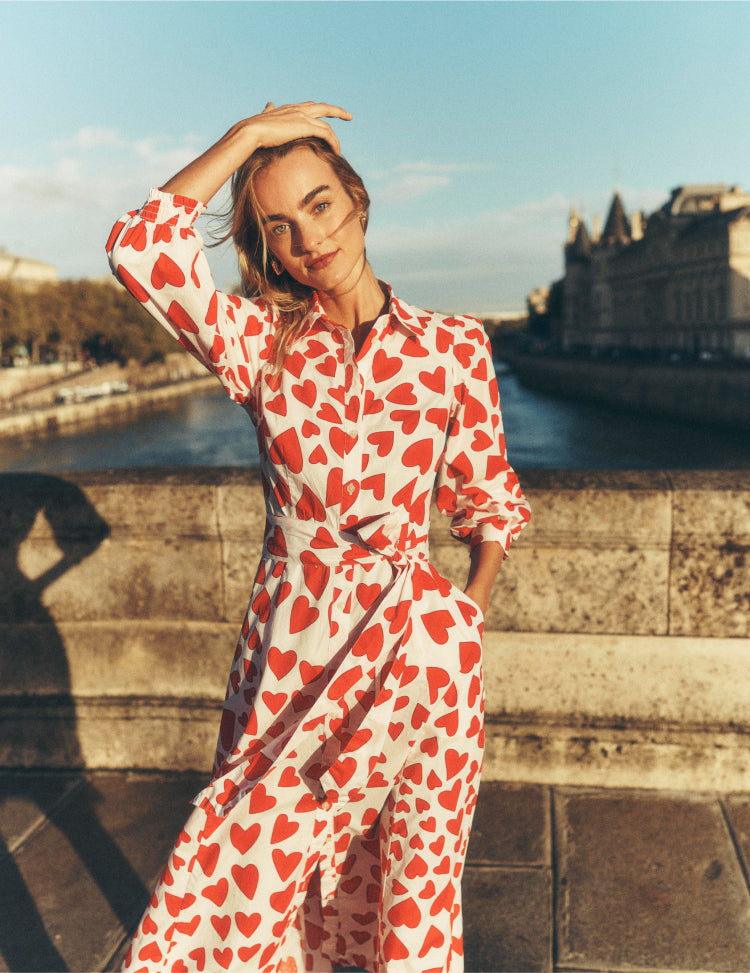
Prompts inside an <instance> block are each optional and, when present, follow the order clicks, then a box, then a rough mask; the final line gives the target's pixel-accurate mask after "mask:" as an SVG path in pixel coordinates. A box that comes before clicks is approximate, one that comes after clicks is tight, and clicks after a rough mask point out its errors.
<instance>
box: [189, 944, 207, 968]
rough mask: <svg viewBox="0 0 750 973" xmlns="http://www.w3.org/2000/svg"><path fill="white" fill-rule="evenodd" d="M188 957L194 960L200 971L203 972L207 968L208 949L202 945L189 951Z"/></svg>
mask: <svg viewBox="0 0 750 973" xmlns="http://www.w3.org/2000/svg"><path fill="white" fill-rule="evenodd" d="M188 958H189V959H191V960H194V962H195V965H196V967H197V968H198V973H203V970H205V968H206V951H205V949H204V948H203V947H202V946H200V947H198V949H193V950H191V951H190V952H189V953H188Z"/></svg>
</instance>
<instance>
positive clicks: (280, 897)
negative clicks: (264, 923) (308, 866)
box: [269, 852, 302, 914]
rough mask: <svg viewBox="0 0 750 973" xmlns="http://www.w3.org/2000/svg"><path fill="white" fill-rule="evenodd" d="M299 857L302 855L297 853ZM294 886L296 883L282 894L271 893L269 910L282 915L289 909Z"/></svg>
mask: <svg viewBox="0 0 750 973" xmlns="http://www.w3.org/2000/svg"><path fill="white" fill-rule="evenodd" d="M299 855H300V857H301V855H302V853H301V852H299ZM296 885H297V883H296V882H292V883H291V884H290V885H288V886H287V887H286V888H285V889H284V890H283V891H282V892H272V893H271V896H270V898H269V902H270V903H271V908H272V909H273V910H274V911H275V912H280V913H282V914H283V913H284V912H286V910H287V909H288V908H289V903H290V902H291V901H292V899H293V897H294V890H295V888H296Z"/></svg>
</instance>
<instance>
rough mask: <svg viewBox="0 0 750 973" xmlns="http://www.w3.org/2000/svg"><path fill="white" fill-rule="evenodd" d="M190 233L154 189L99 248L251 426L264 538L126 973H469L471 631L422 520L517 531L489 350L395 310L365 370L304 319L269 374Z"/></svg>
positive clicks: (482, 341)
mask: <svg viewBox="0 0 750 973" xmlns="http://www.w3.org/2000/svg"><path fill="white" fill-rule="evenodd" d="M202 211H203V206H202V204H199V203H197V202H195V201H194V200H190V199H187V198H185V197H180V196H172V195H170V194H167V193H163V192H160V191H157V190H154V191H152V193H151V195H150V197H149V201H148V203H147V204H146V206H145V207H144V208H143V209H142V210H140V211H139V212H135V213H131V214H128V215H127V216H126V217H124V218H123V219H122V220H121V221H119V222H118V223H117V224H116V225H115V227H114V228H113V231H112V234H111V236H110V240H109V242H108V245H107V249H108V252H109V254H110V261H111V264H112V267H113V269H114V270H115V273H116V274H117V276H118V277H119V279H120V280H121V281H122V283H123V284H124V285H125V286H126V287H127V288H128V290H129V291H130V292H131V294H133V296H134V297H135V298H136V299H137V300H139V301H140V302H141V303H142V304H143V305H144V306H145V307H146V308H147V309H148V310H149V311H150V312H151V313H152V314H153V315H154V317H156V318H157V319H158V320H159V321H160V322H161V323H162V324H163V325H164V326H165V327H166V328H167V329H168V330H170V331H171V332H172V333H173V334H174V335H175V336H176V337H177V339H178V340H179V341H180V343H181V344H182V345H184V346H185V348H187V349H188V350H189V351H190V352H192V354H194V355H195V356H196V357H197V358H198V359H199V360H200V361H201V362H203V363H204V364H205V365H206V366H207V367H208V368H209V369H210V370H211V371H212V372H214V373H215V374H216V376H217V377H218V378H219V380H220V381H221V383H222V385H223V386H224V388H225V389H226V391H227V393H228V394H229V395H230V396H231V397H232V399H234V400H235V401H236V402H237V403H239V404H240V405H241V406H242V407H243V408H244V409H245V410H246V411H247V412H248V414H249V416H250V418H251V419H252V422H253V424H254V426H255V429H256V432H257V437H258V444H259V450H260V463H261V471H262V477H263V489H264V496H265V505H266V515H267V523H266V532H265V539H264V547H263V555H262V560H261V563H260V565H259V568H258V572H257V576H256V579H255V583H254V586H253V590H252V592H251V594H250V600H249V607H248V611H247V614H246V616H245V620H244V624H243V625H242V630H241V634H240V637H239V641H238V644H237V648H236V652H235V655H234V659H233V662H232V666H231V671H230V675H229V682H228V687H227V693H226V700H225V704H224V710H223V715H222V719H221V725H220V730H219V739H218V744H217V750H216V758H215V762H214V767H213V772H212V776H211V781H210V783H209V785H208V786H207V787H206V788H205V789H204V790H203V791H202V792H201V793H200V794H198V795H197V797H196V798H195V799H194V801H193V804H194V805H195V808H194V810H193V812H192V813H191V815H190V817H189V819H188V821H187V823H186V825H185V827H184V829H183V831H182V833H181V835H180V837H179V839H178V841H177V843H176V845H175V848H174V850H173V852H172V854H171V856H170V858H169V861H168V863H167V865H166V868H165V870H164V872H163V874H162V877H161V878H160V880H159V882H158V884H157V887H156V890H155V891H154V893H153V896H152V898H151V901H150V903H149V906H148V908H147V909H146V912H145V914H144V916H143V919H142V920H141V923H140V925H139V927H138V930H137V933H136V936H135V939H134V940H133V943H132V945H131V947H130V950H129V952H128V955H127V957H126V960H125V963H124V966H123V969H124V970H128V971H143V973H146V971H148V973H151V971H155V970H165V971H171V973H193V971H203V970H207V971H212V973H213V971H217V970H237V971H239V970H242V971H245V973H246V971H251V970H262V971H272V970H279V971H291V970H298V971H302V970H311V971H322V970H332V969H333V968H334V967H345V966H356V967H359V968H361V969H363V970H370V971H372V973H380V971H392V973H408V971H418V973H426V971H430V970H435V971H446V970H450V971H460V970H462V969H463V943H462V927H461V884H460V883H461V874H462V870H463V863H464V858H465V854H466V846H467V842H468V837H469V829H470V825H471V819H472V814H473V810H474V804H475V802H476V796H477V788H478V785H479V774H480V770H481V764H482V749H483V740H484V732H483V687H482V671H481V637H482V625H483V620H482V617H481V613H480V610H479V608H478V606H477V605H476V604H474V602H472V601H471V599H470V598H469V597H467V596H466V595H465V594H463V592H461V591H460V590H459V589H457V588H456V587H454V586H453V585H452V584H451V583H450V582H449V581H447V580H446V579H445V578H443V577H442V576H441V575H440V574H439V573H438V572H437V571H436V570H435V568H434V567H433V566H432V565H431V564H430V561H429V550H428V528H429V514H430V505H431V499H432V496H433V491H434V490H436V494H435V496H436V502H437V506H438V508H439V509H440V510H441V511H442V512H443V513H445V514H447V515H448V516H450V517H451V530H452V532H453V533H454V535H455V536H456V537H457V538H459V539H460V540H462V541H464V542H466V543H467V544H470V545H471V546H474V545H476V544H479V543H481V542H484V541H491V542H496V543H499V544H500V545H501V547H502V549H503V551H504V552H506V553H507V550H508V547H509V546H510V543H511V542H512V540H513V539H514V538H515V537H516V535H517V534H518V533H519V532H520V530H521V529H522V527H523V526H524V524H525V523H526V522H527V520H528V517H529V512H528V506H527V503H526V501H525V499H524V497H523V494H522V492H521V489H520V487H519V484H518V480H517V478H516V476H515V474H514V472H513V471H512V469H511V468H510V467H509V465H508V463H507V460H506V456H505V445H504V439H503V431H502V420H501V415H500V403H499V395H498V388H497V382H496V379H495V374H494V369H493V367H492V358H491V355H490V351H489V345H488V342H487V339H486V336H485V334H484V331H483V329H482V327H481V324H480V323H479V322H478V321H475V320H473V319H471V318H464V317H446V316H444V315H439V314H434V313H431V312H427V311H422V310H418V309H416V308H412V307H409V306H408V305H406V304H405V303H403V302H401V301H399V300H398V299H397V298H395V297H393V296H391V300H390V306H389V309H388V312H387V313H385V314H384V315H382V316H381V317H380V318H379V319H378V320H377V321H376V322H375V324H374V325H373V327H372V329H371V331H370V334H369V335H368V337H367V339H366V341H365V343H364V345H363V347H362V348H361V350H360V351H359V353H358V354H356V353H355V348H354V344H353V341H352V336H351V334H350V333H349V332H348V331H347V330H346V329H344V328H342V327H339V326H337V325H336V324H334V323H333V322H331V321H329V320H327V319H326V316H325V314H324V312H323V310H322V308H321V306H320V305H319V303H318V302H317V300H315V301H314V303H313V306H312V309H311V311H310V312H309V313H308V315H307V317H306V319H305V321H304V324H303V328H302V330H301V332H300V333H299V335H298V337H297V338H296V339H295V341H294V342H293V343H292V344H291V345H290V347H289V348H288V350H287V354H286V357H285V359H284V362H283V368H282V369H281V370H280V371H276V370H275V369H274V367H273V364H272V356H271V352H272V343H273V336H274V332H275V328H276V326H277V321H278V315H277V313H276V312H275V311H274V309H273V308H272V307H270V306H269V305H268V304H266V303H264V302H263V301H261V300H252V301H251V300H248V299H245V298H240V297H237V296H233V295H227V294H223V293H221V292H218V291H217V290H216V288H215V285H214V282H213V279H212V277H211V273H210V271H209V268H208V263H207V261H206V258H205V255H204V252H203V246H202V241H201V238H200V235H199V234H198V232H197V231H196V229H195V227H194V223H195V220H196V218H197V217H198V215H199V214H200V213H201V212H202ZM467 561H468V558H467Z"/></svg>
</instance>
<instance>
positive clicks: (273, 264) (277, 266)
mask: <svg viewBox="0 0 750 973" xmlns="http://www.w3.org/2000/svg"><path fill="white" fill-rule="evenodd" d="M271 267H272V268H273V272H274V273H275V274H276V276H277V277H281V275H282V274H283V273H284V268H283V267H282V266H281V264H280V263H279V261H278V260H277V259H276V257H271Z"/></svg>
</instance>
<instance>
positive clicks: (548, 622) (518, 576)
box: [432, 543, 669, 635]
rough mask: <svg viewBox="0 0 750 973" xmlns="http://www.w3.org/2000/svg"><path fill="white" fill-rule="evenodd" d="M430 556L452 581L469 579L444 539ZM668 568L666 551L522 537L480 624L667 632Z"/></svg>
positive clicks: (465, 562) (504, 628) (533, 629)
mask: <svg viewBox="0 0 750 973" xmlns="http://www.w3.org/2000/svg"><path fill="white" fill-rule="evenodd" d="M460 553H461V552H460V551H459V555H460ZM432 560H433V563H434V564H435V566H436V567H437V569H438V570H439V571H440V572H441V573H444V574H445V575H446V577H448V578H449V579H450V580H451V581H452V582H453V583H454V584H456V585H458V586H459V587H463V586H464V585H465V584H466V576H467V570H468V558H464V557H460V556H458V555H457V554H456V552H455V551H454V550H451V549H450V548H448V547H447V546H444V545H441V546H439V547H436V548H434V549H433V552H432ZM668 570H669V563H668V552H667V551H666V550H665V551H660V550H656V549H653V548H639V547H633V548H622V547H621V548H618V547H614V546H612V547H610V548H604V547H572V546H565V545H563V544H562V543H560V544H558V545H556V546H549V547H548V546H542V545H541V544H540V543H537V544H535V545H534V546H526V547H523V546H521V545H520V544H519V546H518V548H516V549H515V550H513V549H511V556H510V558H509V559H508V560H507V561H505V562H504V564H503V565H502V567H501V568H500V573H499V576H498V580H497V582H496V584H495V587H494V589H493V593H492V600H491V603H490V609H489V611H488V613H487V617H486V619H485V626H486V629H487V630H492V629H499V630H502V631H521V632H523V631H531V632H587V633H589V632H590V633H610V632H611V633H627V634H633V635H658V634H666V631H667V612H668V596H667V592H668Z"/></svg>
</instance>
